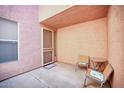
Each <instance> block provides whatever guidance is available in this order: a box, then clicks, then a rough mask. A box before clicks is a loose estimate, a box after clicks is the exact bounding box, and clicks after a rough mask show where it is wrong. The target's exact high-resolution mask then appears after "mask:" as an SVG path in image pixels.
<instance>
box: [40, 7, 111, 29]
mask: <svg viewBox="0 0 124 93" xmlns="http://www.w3.org/2000/svg"><path fill="white" fill-rule="evenodd" d="M108 8H109V6H108V5H76V6H72V7H71V8H68V9H66V10H64V11H63V12H61V13H59V14H56V15H55V16H52V17H50V18H48V19H46V20H44V21H42V22H41V24H43V25H47V26H49V27H51V28H55V29H58V28H62V27H66V26H70V25H74V24H78V23H82V22H86V21H91V20H95V19H99V18H103V17H106V16H107V13H108Z"/></svg>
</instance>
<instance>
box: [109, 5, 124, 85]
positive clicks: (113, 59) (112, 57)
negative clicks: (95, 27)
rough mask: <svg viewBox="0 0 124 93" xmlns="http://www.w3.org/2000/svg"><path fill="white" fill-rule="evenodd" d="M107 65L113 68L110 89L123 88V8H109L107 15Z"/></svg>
mask: <svg viewBox="0 0 124 93" xmlns="http://www.w3.org/2000/svg"><path fill="white" fill-rule="evenodd" d="M108 46H109V51H108V53H109V55H108V56H109V63H110V64H111V65H112V66H113V68H114V73H113V76H112V79H111V83H112V84H111V85H112V87H124V6H111V7H110V9H109V13H108Z"/></svg>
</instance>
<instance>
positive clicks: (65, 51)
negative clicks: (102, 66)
mask: <svg viewBox="0 0 124 93" xmlns="http://www.w3.org/2000/svg"><path fill="white" fill-rule="evenodd" d="M56 34H57V39H56V51H57V60H58V61H61V62H66V63H71V64H75V63H76V62H77V61H78V56H79V55H80V54H82V55H88V56H91V57H102V58H107V19H106V18H101V19H97V20H94V21H88V22H85V23H81V24H77V25H72V26H69V27H65V28H61V29H58V31H57V32H56Z"/></svg>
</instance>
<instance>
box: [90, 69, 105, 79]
mask: <svg viewBox="0 0 124 93" xmlns="http://www.w3.org/2000/svg"><path fill="white" fill-rule="evenodd" d="M90 75H91V76H93V77H95V78H97V79H99V80H100V81H103V79H104V75H103V74H102V73H100V72H98V71H95V70H91V71H90Z"/></svg>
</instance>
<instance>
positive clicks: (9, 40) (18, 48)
mask: <svg viewBox="0 0 124 93" xmlns="http://www.w3.org/2000/svg"><path fill="white" fill-rule="evenodd" d="M0 18H2V19H5V20H7V21H11V22H15V23H16V24H17V40H12V39H0V41H2V42H16V43H17V52H18V53H17V59H16V60H11V61H3V62H1V63H0V64H5V63H11V62H18V61H19V60H20V29H19V27H20V26H19V25H20V24H19V22H17V21H15V20H11V19H8V18H4V17H0Z"/></svg>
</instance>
